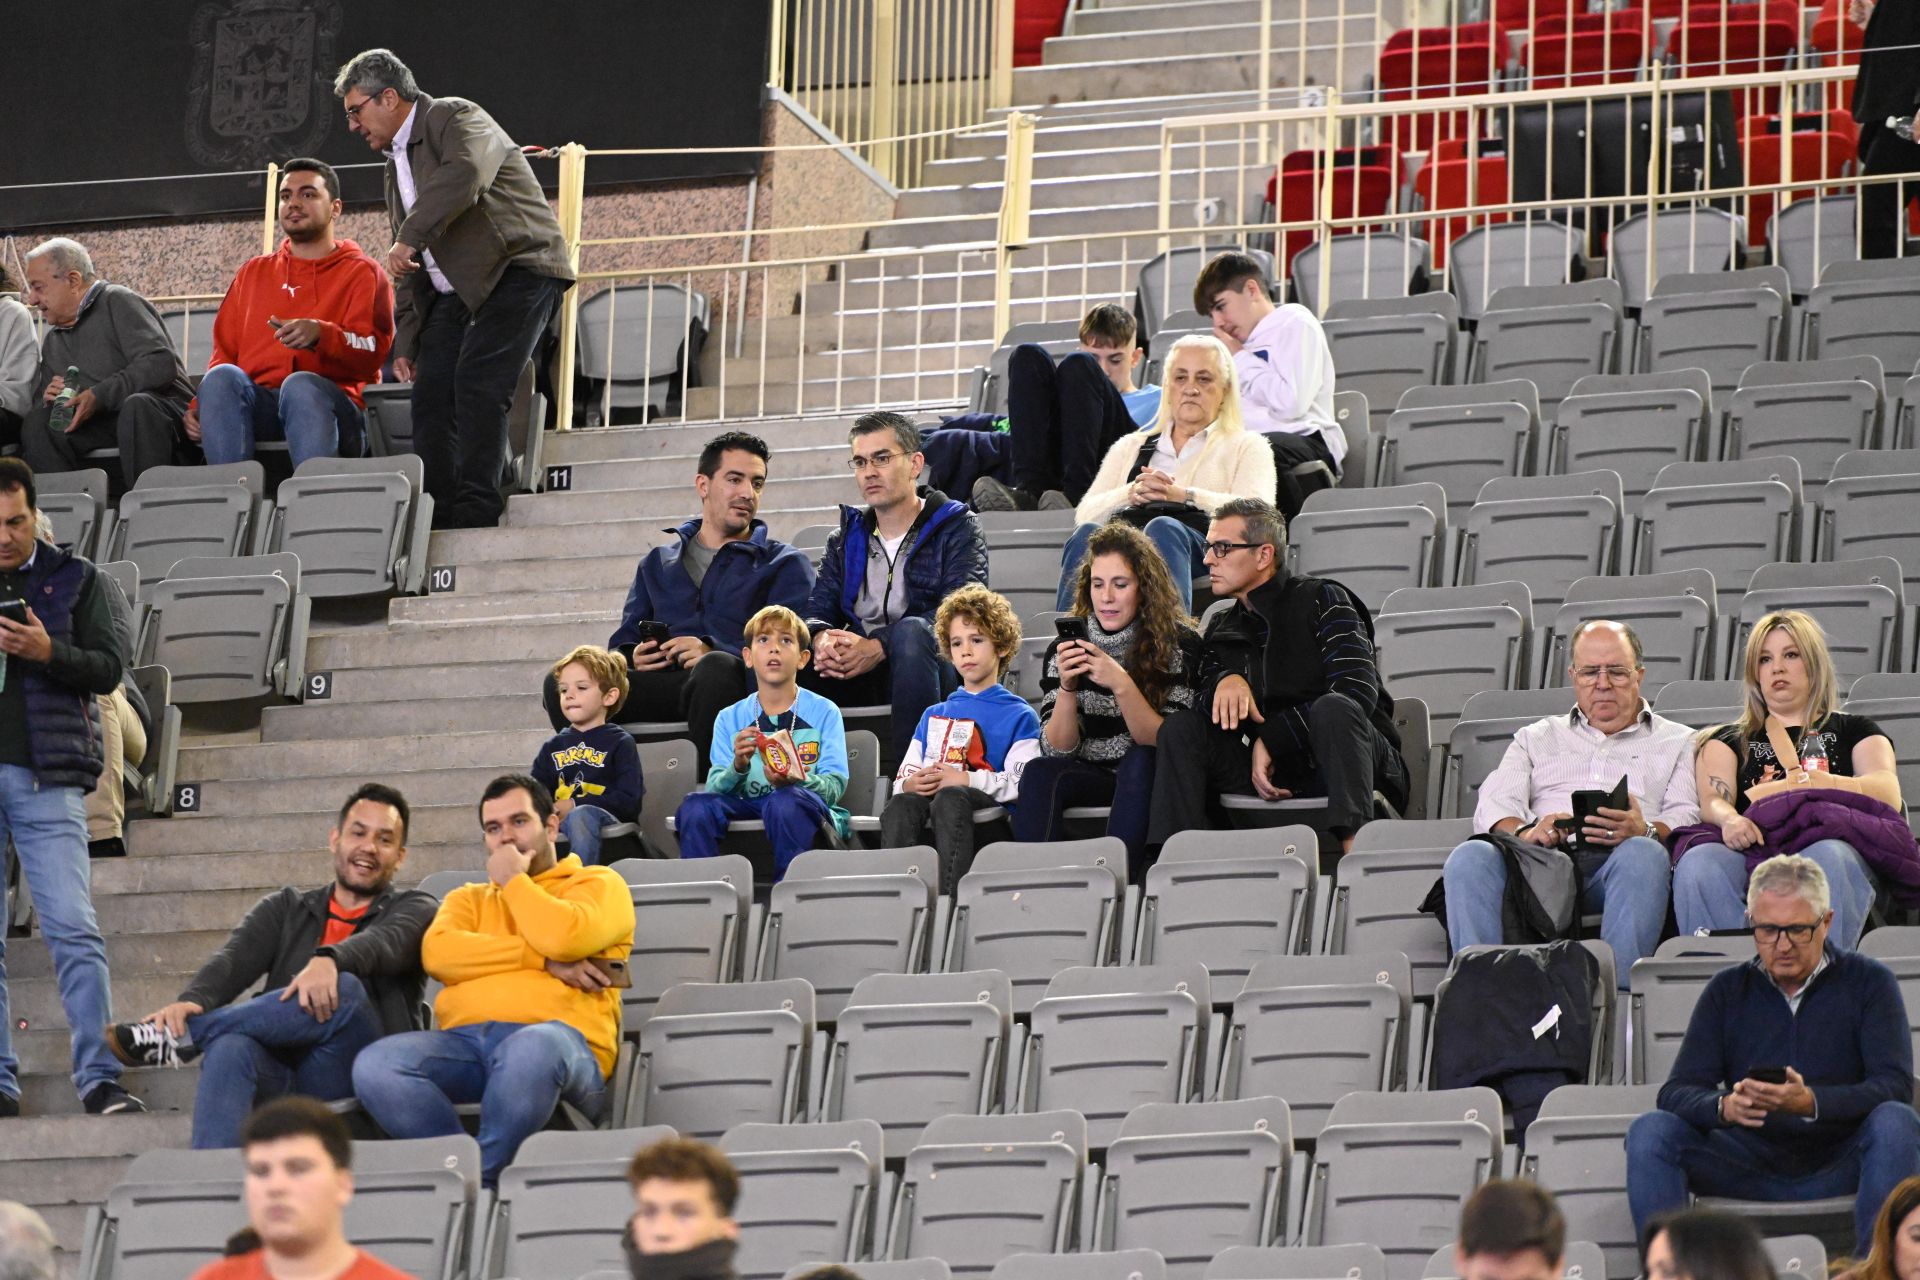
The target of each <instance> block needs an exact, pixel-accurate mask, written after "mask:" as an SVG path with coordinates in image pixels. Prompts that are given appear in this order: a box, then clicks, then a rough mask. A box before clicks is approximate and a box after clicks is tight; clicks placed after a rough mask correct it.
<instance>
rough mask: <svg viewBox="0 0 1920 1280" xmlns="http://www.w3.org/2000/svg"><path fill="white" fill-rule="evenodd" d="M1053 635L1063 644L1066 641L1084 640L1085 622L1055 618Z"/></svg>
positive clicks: (1078, 619) (1079, 619) (1083, 619)
mask: <svg viewBox="0 0 1920 1280" xmlns="http://www.w3.org/2000/svg"><path fill="white" fill-rule="evenodd" d="M1053 631H1054V634H1055V635H1057V636H1059V637H1060V639H1061V640H1062V641H1063V642H1064V641H1067V640H1085V639H1086V638H1087V620H1086V619H1085V618H1080V617H1074V618H1055V619H1054V620H1053Z"/></svg>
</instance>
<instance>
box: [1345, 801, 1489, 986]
mask: <svg viewBox="0 0 1920 1280" xmlns="http://www.w3.org/2000/svg"><path fill="white" fill-rule="evenodd" d="M1473 834H1474V831H1473V823H1472V821H1471V820H1468V819H1464V818H1460V819H1448V820H1432V821H1427V822H1407V821H1398V822H1369V823H1368V824H1367V825H1366V826H1364V827H1362V828H1360V830H1359V831H1357V832H1355V833H1354V836H1353V850H1352V852H1350V853H1348V854H1347V855H1346V856H1345V857H1343V858H1341V859H1340V861H1339V863H1338V864H1337V865H1336V866H1335V867H1334V873H1333V874H1334V884H1333V902H1332V904H1331V906H1330V908H1329V910H1328V914H1327V937H1326V944H1325V945H1324V946H1323V947H1322V948H1321V950H1322V951H1323V952H1324V953H1325V954H1327V955H1365V954H1370V953H1373V952H1384V951H1398V952H1399V953H1400V954H1402V955H1404V956H1406V957H1407V961H1408V963H1409V964H1410V965H1411V966H1412V972H1413V994H1414V998H1415V999H1417V1000H1427V999H1431V998H1432V996H1433V991H1434V988H1435V987H1436V986H1438V985H1439V982H1440V975H1441V974H1443V973H1444V972H1446V968H1447V959H1448V947H1447V931H1446V930H1445V929H1443V928H1441V927H1440V922H1439V921H1438V920H1436V919H1434V918H1433V917H1432V916H1430V915H1428V914H1426V913H1425V912H1423V911H1421V910H1420V903H1421V901H1422V900H1423V899H1425V898H1426V896H1427V892H1428V891H1429V890H1430V889H1432V888H1433V882H1434V881H1435V880H1437V879H1439V878H1440V870H1441V868H1442V867H1443V866H1445V865H1446V861H1447V855H1448V854H1450V853H1452V852H1453V849H1454V846H1455V845H1458V844H1459V843H1460V842H1461V841H1463V840H1468V839H1471V838H1472V836H1473Z"/></svg>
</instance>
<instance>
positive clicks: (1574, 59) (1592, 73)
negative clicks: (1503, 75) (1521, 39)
mask: <svg viewBox="0 0 1920 1280" xmlns="http://www.w3.org/2000/svg"><path fill="white" fill-rule="evenodd" d="M1646 57H1647V31H1646V12H1645V10H1642V9H1620V10H1616V11H1614V12H1612V13H1583V14H1579V15H1577V16H1576V17H1575V18H1574V20H1573V25H1572V26H1568V25H1567V22H1566V19H1565V18H1564V17H1561V16H1558V15H1550V16H1549V17H1547V18H1546V19H1544V20H1543V21H1542V22H1541V23H1540V25H1539V26H1537V27H1535V28H1534V31H1533V38H1532V39H1531V40H1529V41H1528V42H1527V54H1526V62H1527V71H1528V87H1529V88H1534V89H1564V88H1567V87H1569V86H1572V85H1584V84H1619V83H1622V82H1624V81H1628V80H1635V79H1638V78H1639V76H1640V69H1641V64H1642V63H1644V62H1645V61H1646Z"/></svg>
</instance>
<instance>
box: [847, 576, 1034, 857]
mask: <svg viewBox="0 0 1920 1280" xmlns="http://www.w3.org/2000/svg"><path fill="white" fill-rule="evenodd" d="M933 625H934V633H935V635H936V636H938V637H939V640H940V648H941V650H942V651H944V652H945V653H946V655H947V658H948V660H949V661H950V662H952V663H953V667H954V670H956V671H958V672H959V673H960V691H959V692H958V693H956V694H954V695H953V696H952V697H950V698H948V699H947V700H946V701H944V702H939V703H935V704H934V705H933V706H931V707H928V708H927V710H926V713H925V714H924V715H922V716H921V717H920V724H919V727H918V728H916V729H915V730H914V731H913V741H912V742H910V743H908V744H907V750H906V754H905V755H903V756H902V757H901V759H900V771H899V773H897V774H896V775H895V776H894V780H893V785H894V796H893V799H891V800H889V801H887V807H886V809H885V810H884V811H883V812H882V813H881V815H880V835H881V839H882V841H883V842H884V843H885V845H886V846H887V847H888V848H890V849H898V848H904V847H906V846H909V845H916V844H919V843H921V842H922V841H923V840H926V839H928V838H929V836H930V837H931V839H932V842H933V847H934V851H935V852H937V853H938V854H939V855H940V864H941V874H942V877H943V879H942V881H941V883H942V884H944V885H947V886H949V887H951V886H952V885H953V884H955V883H956V882H958V880H959V879H960V877H961V876H963V875H965V874H966V873H967V868H969V867H971V866H972V865H973V850H974V839H973V816H974V814H975V813H976V812H977V811H979V810H981V809H989V808H992V807H993V806H995V805H1011V804H1012V803H1013V802H1014V799H1015V797H1017V796H1018V795H1019V794H1020V774H1021V771H1022V770H1024V769H1025V768H1026V767H1027V761H1029V760H1033V759H1036V758H1038V757H1039V755H1040V717H1039V716H1037V715H1035V714H1034V711H1033V708H1032V707H1030V706H1028V705H1027V704H1026V701H1025V700H1024V699H1022V698H1021V697H1020V695H1018V694H1016V693H1015V692H1014V691H1013V690H1011V689H1009V688H1007V686H1005V685H1003V684H1001V683H1000V680H1001V678H1002V677H1003V676H1005V675H1006V674H1007V668H1008V666H1010V665H1011V664H1012V662H1013V657H1014V655H1015V654H1016V653H1018V652H1019V651H1020V619H1019V618H1018V617H1016V616H1015V615H1014V612H1013V606H1012V605H1011V604H1009V603H1008V602H1007V598H1006V597H1005V596H1003V595H1001V594H1000V593H999V592H997V591H989V590H988V589H987V588H985V587H982V586H968V587H962V588H960V590H958V591H956V592H954V593H953V594H952V595H950V596H948V597H947V598H946V599H945V600H944V601H942V602H941V604H940V611H939V613H937V614H936V615H935V616H934V624H933Z"/></svg>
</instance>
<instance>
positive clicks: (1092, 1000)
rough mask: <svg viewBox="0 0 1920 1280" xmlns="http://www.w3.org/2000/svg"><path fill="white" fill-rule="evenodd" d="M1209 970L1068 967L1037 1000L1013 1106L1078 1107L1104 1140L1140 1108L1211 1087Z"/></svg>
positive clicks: (1100, 1143) (1091, 1140)
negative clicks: (1208, 1074)
mask: <svg viewBox="0 0 1920 1280" xmlns="http://www.w3.org/2000/svg"><path fill="white" fill-rule="evenodd" d="M1212 1016H1213V998H1212V996H1211V994H1210V993H1209V991H1208V986H1207V967H1206V966H1205V965H1203V964H1201V963H1200V962H1199V961H1197V960H1194V961H1188V962H1186V963H1183V964H1152V965H1127V966H1125V967H1112V966H1109V967H1107V968H1100V969H1094V968H1086V967H1076V968H1072V969H1063V970H1061V971H1060V972H1059V973H1057V974H1055V975H1054V976H1053V981H1051V982H1049V983H1048V984H1047V990H1046V994H1045V995H1044V996H1042V997H1041V999H1040V1002H1039V1003H1038V1004H1036V1005H1034V1007H1033V1014H1032V1016H1031V1017H1030V1018H1029V1020H1028V1022H1029V1026H1030V1028H1031V1030H1030V1031H1029V1033H1028V1037H1027V1048H1026V1054H1025V1056H1024V1058H1023V1059H1022V1063H1021V1072H1020V1087H1019V1091H1018V1095H1017V1097H1016V1099H1015V1104H1014V1106H1013V1108H1011V1109H1012V1110H1016V1111H1039V1112H1045V1111H1059V1110H1072V1111H1078V1112H1079V1113H1080V1114H1081V1115H1083V1116H1085V1117H1086V1120H1087V1145H1088V1146H1090V1147H1096V1148H1098V1147H1105V1146H1106V1145H1107V1144H1108V1143H1110V1142H1111V1141H1112V1140H1113V1139H1114V1137H1115V1136H1116V1134H1117V1133H1118V1132H1119V1129H1120V1122H1121V1121H1122V1120H1123V1119H1124V1118H1125V1117H1126V1115H1127V1113H1128V1112H1129V1111H1131V1110H1133V1108H1134V1107H1135V1106H1137V1105H1140V1104H1143V1103H1148V1102H1170V1103H1184V1102H1189V1101H1192V1100H1193V1098H1194V1097H1195V1096H1196V1095H1197V1094H1199V1093H1200V1092H1201V1091H1202V1090H1203V1089H1204V1087H1205V1085H1206V1074H1207V1063H1208V1061H1209V1055H1208V1046H1207V1023H1208V1021H1209V1019H1211V1018H1212Z"/></svg>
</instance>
